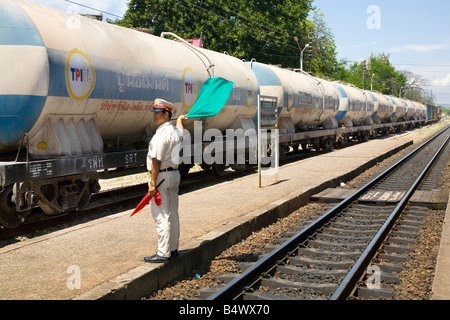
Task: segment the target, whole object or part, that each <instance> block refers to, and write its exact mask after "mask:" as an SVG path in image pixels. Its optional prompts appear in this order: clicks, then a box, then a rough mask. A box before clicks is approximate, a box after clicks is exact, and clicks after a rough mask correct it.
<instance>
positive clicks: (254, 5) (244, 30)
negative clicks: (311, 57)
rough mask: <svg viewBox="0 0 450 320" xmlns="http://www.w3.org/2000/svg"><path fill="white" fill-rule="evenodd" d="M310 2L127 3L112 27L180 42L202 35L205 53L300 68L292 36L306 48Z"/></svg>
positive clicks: (173, 0)
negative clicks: (163, 34)
mask: <svg viewBox="0 0 450 320" xmlns="http://www.w3.org/2000/svg"><path fill="white" fill-rule="evenodd" d="M312 1H313V0H297V1H295V0H259V1H258V0H253V1H247V0H246V1H244V0H239V1H225V0H197V1H192V0H190V1H188V0H131V1H130V2H129V4H128V11H127V12H126V14H125V16H124V19H122V20H116V21H115V22H114V23H116V24H119V25H121V26H125V27H134V28H139V27H140V28H147V29H150V30H152V31H153V33H154V34H155V35H159V34H161V32H164V31H168V32H173V33H175V34H177V35H179V36H180V37H182V38H185V39H190V38H199V37H200V34H202V35H203V41H204V46H205V48H207V49H210V50H214V51H218V52H224V51H226V52H228V53H229V54H230V55H232V56H235V57H237V58H240V59H247V60H250V59H252V58H255V59H256V60H257V61H260V62H265V63H271V64H280V65H282V66H283V67H294V66H297V65H298V61H299V60H298V57H299V50H298V47H297V44H296V43H295V41H294V36H297V37H298V38H299V39H300V43H301V45H302V46H304V45H305V44H306V41H307V33H306V19H307V16H308V14H309V11H310V10H311V3H312Z"/></svg>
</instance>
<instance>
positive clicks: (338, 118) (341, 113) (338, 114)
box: [336, 111, 347, 122]
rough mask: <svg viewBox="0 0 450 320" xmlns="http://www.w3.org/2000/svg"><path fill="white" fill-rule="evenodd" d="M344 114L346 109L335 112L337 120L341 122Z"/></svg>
mask: <svg viewBox="0 0 450 320" xmlns="http://www.w3.org/2000/svg"><path fill="white" fill-rule="evenodd" d="M346 114H347V111H338V113H337V114H336V120H337V122H341V121H342V120H343V119H344V117H345V115H346Z"/></svg>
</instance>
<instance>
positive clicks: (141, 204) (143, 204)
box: [130, 179, 165, 217]
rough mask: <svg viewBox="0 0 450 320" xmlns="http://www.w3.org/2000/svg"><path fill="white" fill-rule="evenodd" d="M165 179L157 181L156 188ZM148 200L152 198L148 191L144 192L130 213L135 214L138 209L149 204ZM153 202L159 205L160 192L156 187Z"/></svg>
mask: <svg viewBox="0 0 450 320" xmlns="http://www.w3.org/2000/svg"><path fill="white" fill-rule="evenodd" d="M164 180H165V179H162V180H161V182H160V183H158V185H157V186H156V188H158V187H159V186H160V185H161V184H162V183H163V182H164ZM150 200H152V196H151V195H150V194H149V193H146V194H145V196H144V197H143V198H142V200H141V202H139V204H138V206H137V207H136V209H134V211H133V213H132V214H131V215H130V217H131V216H133V214H135V213H136V212H138V211H141V210H142V209H143V208H144V207H145V206H146V205H148V204H149V202H150ZM155 203H156V205H157V206H160V205H161V194H160V193H159V191H158V189H156V194H155Z"/></svg>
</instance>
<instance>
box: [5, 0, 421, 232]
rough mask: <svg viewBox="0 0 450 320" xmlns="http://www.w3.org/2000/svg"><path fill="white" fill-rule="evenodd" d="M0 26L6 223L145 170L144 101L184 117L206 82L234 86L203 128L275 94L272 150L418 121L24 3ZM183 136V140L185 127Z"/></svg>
mask: <svg viewBox="0 0 450 320" xmlns="http://www.w3.org/2000/svg"><path fill="white" fill-rule="evenodd" d="M0 21H1V24H0V61H1V66H2V67H1V73H0V224H1V225H2V226H3V227H5V228H14V227H17V226H19V225H20V224H21V223H23V221H24V220H25V219H26V218H27V216H28V215H29V214H30V213H31V210H32V209H33V208H34V207H35V206H39V207H40V208H41V209H42V210H43V212H44V213H45V214H47V215H57V214H61V213H63V212H70V211H74V210H77V209H80V208H83V207H85V206H86V205H87V204H88V203H89V201H90V199H91V195H92V194H93V193H96V192H98V191H99V189H100V186H99V183H98V180H99V179H100V178H110V177H114V176H120V175H127V174H131V173H136V172H143V171H145V170H146V168H145V163H146V154H147V148H148V142H149V141H150V139H151V137H152V134H153V133H154V132H155V130H156V125H155V124H154V123H152V121H153V115H152V113H151V109H152V106H153V102H154V100H155V99H157V98H161V99H165V100H169V101H171V102H173V103H174V105H175V110H174V111H173V116H174V117H177V116H179V115H181V114H185V113H187V112H188V111H189V110H190V108H191V107H192V106H193V104H194V102H195V101H196V99H197V96H198V94H199V91H200V89H201V87H202V85H203V84H204V83H205V82H206V81H207V80H208V79H210V78H213V77H222V78H224V79H227V80H229V81H231V82H233V90H232V92H231V94H230V96H229V99H228V101H227V102H226V104H225V106H224V107H223V108H222V110H221V111H220V112H219V113H218V114H217V115H216V116H214V117H209V118H204V119H201V121H202V130H208V129H215V130H216V131H215V132H222V133H223V134H225V132H226V130H227V129H230V128H233V129H244V130H248V129H252V128H253V129H254V128H255V119H256V110H257V103H258V96H271V97H276V98H277V108H278V110H277V112H278V128H279V132H280V140H279V141H280V142H279V143H280V147H281V148H282V150H288V149H290V148H294V149H297V148H299V146H301V147H302V148H303V149H309V148H311V149H313V148H314V149H327V148H330V147H332V146H333V145H335V144H343V143H345V142H346V141H347V140H348V139H350V138H357V139H367V138H370V137H373V136H376V135H378V134H386V133H389V132H391V131H392V130H401V129H404V128H406V127H408V126H416V125H418V124H421V123H424V122H426V121H427V120H426V116H427V113H426V108H425V106H423V105H422V104H420V103H417V102H413V101H406V100H401V99H398V98H395V97H390V96H385V95H382V94H380V93H378V92H371V91H366V90H361V89H359V88H356V87H354V86H351V85H348V84H344V83H339V82H330V81H326V80H323V79H318V78H315V77H312V76H311V75H309V74H306V73H303V72H298V70H286V69H281V68H278V67H275V66H270V65H266V64H263V63H259V62H255V61H251V62H245V61H242V60H240V59H237V58H234V57H232V56H229V55H227V54H221V53H217V52H213V51H210V50H206V49H203V48H195V47H193V46H191V45H189V44H187V43H186V42H184V41H174V40H173V38H174V37H175V39H177V37H176V36H174V37H171V38H170V39H168V38H165V37H157V36H153V35H149V34H146V33H143V32H139V31H136V30H131V29H127V28H122V27H119V26H116V25H111V24H107V23H103V22H100V21H96V20H92V19H89V18H85V17H81V16H78V15H73V14H69V13H66V12H62V11H59V10H55V9H51V8H48V7H45V6H41V5H37V4H34V3H31V2H27V1H25V0H2V1H0ZM197 120H198V119H197ZM186 129H187V130H188V131H190V132H191V133H193V130H194V121H193V120H188V121H187V122H186ZM206 144H207V143H204V145H206ZM212 167H213V170H214V171H215V172H216V173H219V172H220V170H222V169H223V166H220V165H215V164H212ZM182 168H184V169H186V168H187V169H188V167H186V166H183V167H182ZM182 168H180V169H182Z"/></svg>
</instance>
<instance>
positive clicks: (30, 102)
mask: <svg viewBox="0 0 450 320" xmlns="http://www.w3.org/2000/svg"><path fill="white" fill-rule="evenodd" d="M46 98H47V97H44V96H31V95H0V128H1V129H0V146H2V147H8V146H14V145H16V144H17V143H19V142H20V141H21V139H22V137H23V134H24V133H28V132H29V131H30V130H31V128H32V127H33V126H34V124H35V123H36V121H37V119H38V118H39V115H40V114H41V112H42V109H43V108H44V104H45V101H46Z"/></svg>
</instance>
